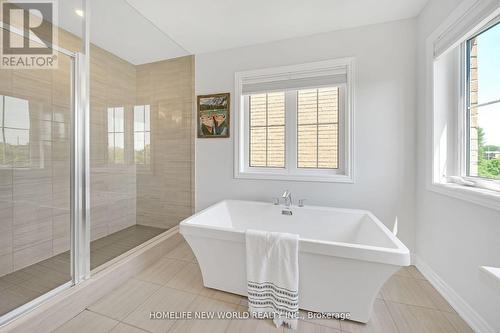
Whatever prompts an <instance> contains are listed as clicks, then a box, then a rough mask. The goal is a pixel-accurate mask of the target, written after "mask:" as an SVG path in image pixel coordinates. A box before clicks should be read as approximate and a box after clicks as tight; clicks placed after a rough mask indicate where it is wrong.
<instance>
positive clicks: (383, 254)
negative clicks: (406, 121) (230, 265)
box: [179, 199, 410, 266]
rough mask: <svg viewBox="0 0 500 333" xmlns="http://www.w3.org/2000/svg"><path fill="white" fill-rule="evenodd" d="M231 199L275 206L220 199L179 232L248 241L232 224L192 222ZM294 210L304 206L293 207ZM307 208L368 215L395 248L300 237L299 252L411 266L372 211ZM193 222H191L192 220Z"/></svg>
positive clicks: (407, 255)
mask: <svg viewBox="0 0 500 333" xmlns="http://www.w3.org/2000/svg"><path fill="white" fill-rule="evenodd" d="M230 202H240V203H253V204H265V205H272V203H267V202H262V201H252V200H232V199H231V200H228V199H226V200H221V201H219V202H217V203H215V204H213V205H211V206H209V207H207V208H205V209H203V210H201V211H199V212H197V213H195V214H193V215H192V216H190V217H188V218H186V219H184V220H183V221H182V222H181V223H180V224H179V232H180V233H181V234H182V235H183V236H195V237H205V238H213V239H219V240H227V241H233V242H239V243H244V242H245V230H238V229H234V228H233V227H224V226H216V225H206V224H196V223H194V222H193V220H195V219H196V218H197V217H199V216H200V215H203V214H204V213H205V212H207V211H209V210H211V209H214V208H216V207H218V206H222V205H224V204H227V203H230ZM292 208H295V209H301V208H302V207H298V206H295V205H294V206H292ZM306 208H319V209H322V210H331V211H337V212H344V213H357V214H363V215H367V216H368V217H369V218H370V220H371V221H372V222H374V223H375V224H377V226H378V227H379V228H380V229H381V230H382V232H384V234H385V235H386V236H387V237H388V238H389V239H390V240H391V242H392V243H393V245H394V246H395V247H394V248H391V247H381V246H373V245H364V244H355V243H347V242H338V241H325V240H318V239H311V238H302V237H299V252H307V253H313V254H319V255H326V256H334V257H340V258H346V259H355V260H362V261H368V262H378V263H382V264H389V265H396V266H409V265H410V251H409V250H408V248H407V247H406V246H405V245H404V244H403V243H402V242H401V241H400V240H399V239H398V238H397V237H396V236H395V235H394V234H393V233H391V232H390V231H389V229H388V228H387V227H386V226H385V225H384V224H383V223H382V222H381V221H380V220H379V219H378V218H377V217H376V216H375V215H373V214H372V213H371V212H370V211H367V210H362V209H350V208H337V207H327V206H314V205H309V206H307V207H306ZM190 222H191V223H190Z"/></svg>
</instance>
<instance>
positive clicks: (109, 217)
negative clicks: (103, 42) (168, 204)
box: [0, 31, 136, 276]
mask: <svg viewBox="0 0 500 333" xmlns="http://www.w3.org/2000/svg"><path fill="white" fill-rule="evenodd" d="M59 44H60V46H62V47H64V48H67V49H70V50H78V48H79V47H80V42H79V39H78V38H76V37H75V36H73V35H71V34H69V33H67V32H65V31H60V33H59ZM58 59H59V68H58V69H57V70H16V71H13V70H5V69H0V95H3V96H10V97H15V98H18V99H23V100H26V101H28V104H29V111H28V113H29V116H28V118H27V119H28V120H25V122H26V123H27V125H28V126H27V127H29V130H28V131H27V132H26V133H25V136H27V138H28V139H27V140H28V142H29V144H28V147H29V156H28V157H23V158H17V159H13V158H9V157H7V158H4V157H3V155H2V154H0V155H2V156H0V157H1V159H0V276H1V275H4V274H7V273H9V272H12V271H15V270H18V269H20V268H23V267H25V266H28V265H31V264H33V263H36V262H39V261H41V260H44V259H46V258H48V257H51V256H53V255H56V254H58V253H61V252H64V251H67V250H68V249H69V245H70V220H69V219H70V215H69V204H70V198H69V195H70V191H69V188H70V175H69V173H70V169H69V168H70V164H69V161H70V110H71V91H70V87H71V81H70V80H71V76H70V59H69V58H68V57H66V56H65V55H62V54H61V55H59V56H58ZM91 62H92V73H91V138H90V141H91V152H90V153H91V214H92V221H91V223H92V224H91V225H92V238H93V239H96V238H99V237H103V236H106V235H108V234H110V233H113V232H115V231H118V230H120V229H123V228H125V227H127V226H130V225H133V224H135V219H136V210H135V207H136V170H135V164H134V162H133V141H132V140H133V136H132V109H133V105H134V103H135V93H136V87H135V67H134V66H133V65H131V64H129V63H127V62H126V61H124V60H122V59H120V58H118V57H116V56H114V55H113V54H111V53H108V52H105V51H103V50H101V49H99V48H97V47H93V48H92V56H91ZM113 106H114V107H116V106H123V107H124V108H125V132H126V133H128V134H127V135H126V140H125V150H126V153H125V162H124V163H122V164H110V163H108V162H107V127H106V126H107V116H106V112H107V107H113ZM0 127H1V125H0ZM0 134H2V133H1V130H0ZM0 145H2V146H4V140H3V136H2V135H0ZM9 149H10V148H9ZM0 153H1V150H0ZM68 269H69V267H68Z"/></svg>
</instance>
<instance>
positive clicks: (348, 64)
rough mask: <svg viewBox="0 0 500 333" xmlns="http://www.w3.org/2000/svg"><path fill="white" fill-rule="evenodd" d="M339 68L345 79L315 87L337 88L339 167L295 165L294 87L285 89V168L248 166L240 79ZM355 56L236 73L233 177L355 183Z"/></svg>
mask: <svg viewBox="0 0 500 333" xmlns="http://www.w3.org/2000/svg"><path fill="white" fill-rule="evenodd" d="M340 67H343V68H346V72H347V82H346V83H344V84H331V85H324V86H314V87H311V88H321V87H326V86H338V87H339V123H338V130H339V138H338V144H339V152H338V169H321V168H318V169H314V168H298V167H297V94H296V91H297V90H295V89H293V90H288V91H287V90H285V167H284V168H273V167H250V163H249V158H250V156H249V155H250V149H249V144H250V130H249V127H250V123H249V114H248V112H245V110H248V103H249V98H248V96H246V97H245V96H244V95H243V93H242V91H243V81H244V80H248V79H251V80H259V78H265V77H269V76H275V75H284V74H287V73H300V74H301V75H305V76H307V75H308V74H307V73H310V75H311V76H314V75H320V74H321V73H322V72H328V71H331V70H334V69H338V68H340ZM354 87H355V84H354V58H342V59H334V60H327V61H321V62H314V63H307V64H301V65H292V66H281V67H275V68H267V69H260V70H253V71H245V72H237V73H235V96H236V97H235V98H236V103H234V105H235V112H234V118H235V128H236V131H235V144H234V177H235V178H243V179H270V180H290V181H311V182H338V183H354Z"/></svg>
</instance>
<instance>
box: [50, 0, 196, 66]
mask: <svg viewBox="0 0 500 333" xmlns="http://www.w3.org/2000/svg"><path fill="white" fill-rule="evenodd" d="M58 3H59V25H60V26H61V27H62V28H64V29H66V30H68V31H70V32H72V33H74V34H76V35H77V36H81V31H82V19H81V18H80V17H79V16H77V15H76V13H75V9H80V8H82V7H81V0H59V1H58ZM90 6H91V8H90V10H91V19H90V38H91V42H92V43H94V44H95V45H97V46H99V47H102V48H103V49H106V50H108V51H109V52H111V53H113V54H115V55H117V56H119V57H121V58H123V59H125V60H127V61H129V62H130V63H132V64H135V65H138V64H144V63H149V62H154V61H159V60H164V59H167V58H176V57H180V56H184V55H188V54H190V53H189V52H188V51H186V50H185V49H183V48H182V47H180V46H179V45H178V44H177V43H176V42H175V41H173V40H172V39H171V38H170V37H169V36H168V35H166V34H165V33H164V32H163V31H161V30H159V29H158V28H157V27H156V26H155V25H154V24H153V23H151V22H150V21H148V20H147V19H146V18H145V17H144V16H142V15H141V14H140V13H138V12H137V11H136V10H135V8H134V7H132V6H130V5H129V4H128V3H127V2H126V1H125V0H91V2H90Z"/></svg>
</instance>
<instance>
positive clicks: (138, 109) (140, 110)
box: [134, 105, 151, 166]
mask: <svg viewBox="0 0 500 333" xmlns="http://www.w3.org/2000/svg"><path fill="white" fill-rule="evenodd" d="M150 119H151V111H150V106H149V105H136V106H134V159H135V163H136V164H138V165H143V166H149V165H150V164H151V120H150Z"/></svg>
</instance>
